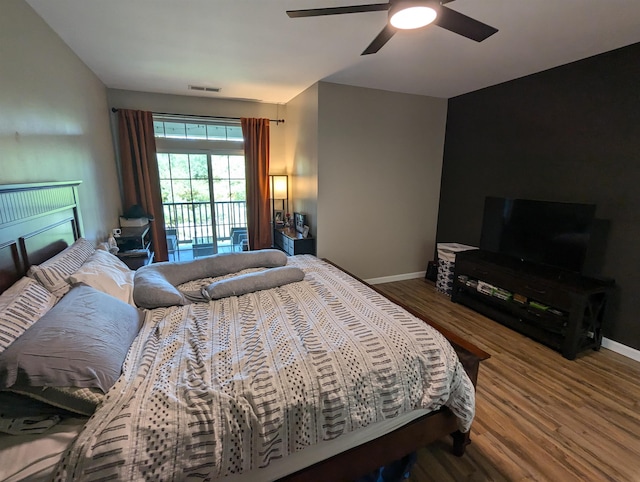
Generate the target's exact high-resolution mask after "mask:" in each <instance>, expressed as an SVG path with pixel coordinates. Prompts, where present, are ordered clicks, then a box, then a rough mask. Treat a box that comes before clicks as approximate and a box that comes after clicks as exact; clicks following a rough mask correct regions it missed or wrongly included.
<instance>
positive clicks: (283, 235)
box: [273, 228, 316, 256]
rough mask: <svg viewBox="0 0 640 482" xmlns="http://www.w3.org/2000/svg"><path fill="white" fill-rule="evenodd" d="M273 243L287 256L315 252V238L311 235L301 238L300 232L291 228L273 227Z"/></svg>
mask: <svg viewBox="0 0 640 482" xmlns="http://www.w3.org/2000/svg"><path fill="white" fill-rule="evenodd" d="M273 245H274V246H275V247H276V248H278V249H281V250H282V251H284V252H285V253H287V254H288V255H289V256H294V255H296V254H313V255H315V254H316V240H315V239H314V238H311V237H309V238H303V237H302V234H301V233H299V232H297V231H296V230H295V229H292V228H284V229H275V230H274V231H273Z"/></svg>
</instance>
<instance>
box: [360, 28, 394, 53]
mask: <svg viewBox="0 0 640 482" xmlns="http://www.w3.org/2000/svg"><path fill="white" fill-rule="evenodd" d="M396 32H397V30H396V29H395V28H394V27H392V26H391V25H389V24H387V25H386V27H385V28H383V29H382V31H381V32H380V33H379V34H378V36H377V37H376V38H374V39H373V42H371V43H370V44H369V46H368V47H367V48H366V49H364V52H362V53H361V54H360V55H369V54H375V53H376V52H377V51H378V50H380V49H381V48H382V47H383V46H384V44H386V43H387V42H388V41H389V39H390V38H391V37H393V34H395V33H396Z"/></svg>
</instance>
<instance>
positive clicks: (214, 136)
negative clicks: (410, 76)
mask: <svg viewBox="0 0 640 482" xmlns="http://www.w3.org/2000/svg"><path fill="white" fill-rule="evenodd" d="M207 137H208V138H209V139H210V140H212V141H224V140H226V139H227V134H226V129H225V127H224V126H207Z"/></svg>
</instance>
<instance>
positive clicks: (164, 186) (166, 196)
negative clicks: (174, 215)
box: [160, 180, 173, 203]
mask: <svg viewBox="0 0 640 482" xmlns="http://www.w3.org/2000/svg"><path fill="white" fill-rule="evenodd" d="M160 192H161V193H162V202H163V203H171V202H173V194H172V192H171V181H168V180H167V181H165V180H161V181H160Z"/></svg>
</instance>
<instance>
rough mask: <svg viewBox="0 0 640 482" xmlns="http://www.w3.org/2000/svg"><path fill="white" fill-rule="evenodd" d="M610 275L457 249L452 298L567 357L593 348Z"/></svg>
mask: <svg viewBox="0 0 640 482" xmlns="http://www.w3.org/2000/svg"><path fill="white" fill-rule="evenodd" d="M613 288H614V282H613V281H612V280H599V279H595V278H589V277H586V276H582V275H580V274H578V273H573V272H570V271H565V270H562V269H560V268H554V267H550V266H545V265H539V264H536V263H530V262H526V261H522V260H520V259H518V258H514V257H511V256H505V255H501V254H497V253H492V252H489V251H484V250H471V251H462V252H460V253H457V254H456V262H455V271H454V281H453V292H452V295H451V300H452V301H454V302H456V303H461V304H464V305H466V306H468V307H470V308H472V309H474V310H475V311H477V312H479V313H482V314H484V315H485V316H488V317H489V318H492V319H494V320H496V321H498V322H499V323H502V324H503V325H506V326H508V327H510V328H512V329H514V330H516V331H518V332H520V333H522V334H524V335H527V336H529V337H530V338H533V339H534V340H536V341H538V342H541V343H543V344H545V345H547V346H549V347H551V348H553V349H555V350H557V351H559V352H560V353H562V356H564V357H565V358H567V359H569V360H573V359H574V358H575V357H576V355H577V354H578V353H579V352H581V351H583V350H586V349H588V348H592V349H594V350H598V349H599V348H600V344H601V342H602V325H603V322H604V317H605V308H606V305H607V300H608V298H609V296H610V295H611V292H612V290H613Z"/></svg>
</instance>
